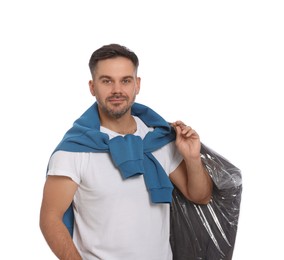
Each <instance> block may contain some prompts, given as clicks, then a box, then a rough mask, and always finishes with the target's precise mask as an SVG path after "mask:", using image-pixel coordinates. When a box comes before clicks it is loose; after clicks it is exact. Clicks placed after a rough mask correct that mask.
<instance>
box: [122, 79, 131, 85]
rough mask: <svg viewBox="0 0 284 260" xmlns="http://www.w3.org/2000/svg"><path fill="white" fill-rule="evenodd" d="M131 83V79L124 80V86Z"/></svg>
mask: <svg viewBox="0 0 284 260" xmlns="http://www.w3.org/2000/svg"><path fill="white" fill-rule="evenodd" d="M129 83H131V79H130V78H127V79H123V80H122V84H124V85H126V84H129Z"/></svg>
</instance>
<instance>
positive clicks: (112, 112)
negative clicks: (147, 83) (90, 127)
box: [97, 96, 135, 119]
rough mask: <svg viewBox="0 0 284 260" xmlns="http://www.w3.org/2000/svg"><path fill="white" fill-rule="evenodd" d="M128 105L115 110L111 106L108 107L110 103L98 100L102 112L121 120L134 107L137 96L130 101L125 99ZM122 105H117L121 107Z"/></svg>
mask: <svg viewBox="0 0 284 260" xmlns="http://www.w3.org/2000/svg"><path fill="white" fill-rule="evenodd" d="M125 100H126V102H127V104H126V105H125V106H123V107H122V108H120V109H113V108H111V107H109V106H107V103H108V101H107V100H106V102H101V101H100V100H97V102H98V104H99V105H100V107H101V109H102V111H103V112H104V113H105V114H107V115H108V116H109V117H112V118H115V119H119V118H121V117H122V116H124V115H125V114H126V113H127V112H128V111H129V110H130V109H131V107H132V105H133V103H134V102H135V96H134V97H133V98H132V100H130V99H129V98H125ZM114 106H115V105H114ZM119 106H120V105H117V107H119Z"/></svg>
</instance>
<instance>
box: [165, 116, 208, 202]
mask: <svg viewBox="0 0 284 260" xmlns="http://www.w3.org/2000/svg"><path fill="white" fill-rule="evenodd" d="M172 126H173V127H174V129H175V131H176V146H177V149H178V151H179V152H180V154H181V155H182V156H183V158H184V160H183V161H182V162H181V164H180V165H179V166H178V167H177V168H176V169H175V170H174V171H173V172H172V173H171V174H170V179H171V181H172V182H173V183H174V184H175V186H176V187H177V188H178V189H179V190H180V191H181V192H182V193H183V195H184V196H185V197H186V198H187V199H189V200H190V201H192V202H194V203H197V204H207V203H208V202H209V201H210V199H211V195H212V189H213V182H212V179H211V177H210V176H209V174H208V172H207V170H206V168H205V167H204V166H203V163H202V160H201V156H200V149H201V143H200V138H199V135H198V134H197V133H196V131H195V130H194V129H192V128H191V127H190V126H186V125H185V124H184V123H183V122H181V121H176V122H175V123H173V124H172Z"/></svg>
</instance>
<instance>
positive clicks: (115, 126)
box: [101, 114, 137, 135]
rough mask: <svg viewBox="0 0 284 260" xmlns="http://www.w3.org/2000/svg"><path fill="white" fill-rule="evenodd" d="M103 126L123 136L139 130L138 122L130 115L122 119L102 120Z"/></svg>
mask: <svg viewBox="0 0 284 260" xmlns="http://www.w3.org/2000/svg"><path fill="white" fill-rule="evenodd" d="M101 126H103V127H105V128H108V129H110V130H111V131H114V132H116V133H119V134H122V135H126V134H133V133H135V132H136V130H137V125H136V121H135V119H134V118H133V116H132V115H130V114H129V115H125V116H123V117H121V118H108V119H107V120H104V119H102V118H101Z"/></svg>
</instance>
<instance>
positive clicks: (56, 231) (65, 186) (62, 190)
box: [40, 57, 213, 260]
mask: <svg viewBox="0 0 284 260" xmlns="http://www.w3.org/2000/svg"><path fill="white" fill-rule="evenodd" d="M140 81H141V79H140V78H139V77H137V71H136V69H135V68H134V65H133V64H132V62H131V61H130V60H128V59H126V58H124V57H117V58H112V59H107V60H102V61H99V62H98V65H97V67H96V69H95V71H94V72H93V74H92V80H90V81H89V88H90V92H91V94H92V95H93V96H94V97H95V98H96V100H97V102H98V109H99V116H100V121H101V125H102V126H104V127H107V128H109V129H111V130H113V131H115V132H118V133H121V134H127V133H133V132H135V130H136V122H135V120H134V119H133V117H132V116H131V106H132V104H133V102H134V101H135V97H136V95H138V94H139V91H140ZM172 126H173V127H174V129H175V131H176V142H175V143H176V146H177V149H178V150H179V152H180V153H181V154H182V156H183V158H184V160H183V161H182V163H181V164H180V165H179V166H178V167H177V169H176V170H175V171H174V172H172V173H171V174H170V179H171V181H172V182H173V183H174V184H175V185H176V186H177V187H178V188H179V190H180V191H181V192H182V193H183V194H184V196H185V197H186V198H188V199H189V200H191V201H193V202H195V203H198V204H207V203H208V202H209V201H210V199H211V194H212V186H213V185H212V180H211V178H210V177H209V175H208V174H207V172H206V170H205V168H204V167H203V165H202V161H201V157H200V147H201V143H200V138H199V135H198V134H197V132H196V131H195V130H193V129H192V128H191V127H190V126H186V125H185V124H184V123H183V122H182V121H176V122H174V123H172ZM77 188H78V186H77V184H76V183H75V182H73V181H72V180H71V179H70V178H68V177H63V176H48V177H47V179H46V183H45V186H44V191H43V200H42V206H41V211H40V227H41V230H42V233H43V235H44V237H45V239H46V241H47V243H48V244H49V246H50V248H51V250H52V251H53V252H54V254H55V255H56V256H57V257H58V258H59V259H62V260H65V259H66V260H67V259H68V260H77V259H82V258H81V257H80V255H79V253H78V251H77V249H76V247H75V245H74V243H73V240H72V238H71V236H70V234H69V232H68V230H67V228H66V227H65V225H64V224H63V222H62V217H63V214H64V212H65V211H66V210H67V208H68V207H69V205H70V203H71V202H72V200H73V197H74V195H75V192H76V190H77Z"/></svg>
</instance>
